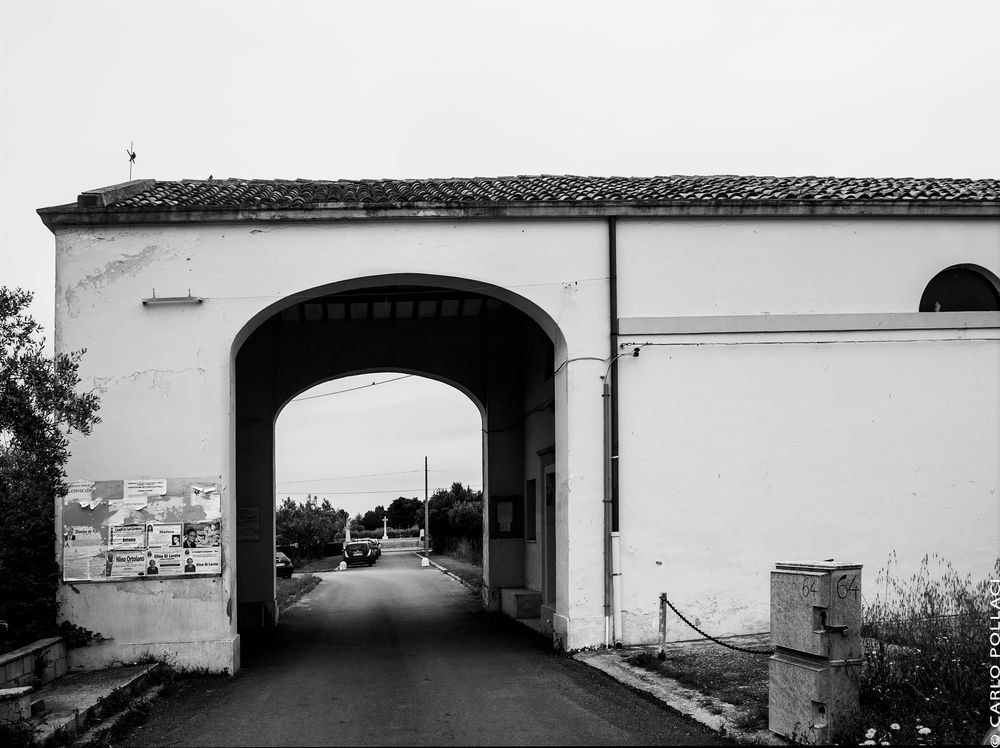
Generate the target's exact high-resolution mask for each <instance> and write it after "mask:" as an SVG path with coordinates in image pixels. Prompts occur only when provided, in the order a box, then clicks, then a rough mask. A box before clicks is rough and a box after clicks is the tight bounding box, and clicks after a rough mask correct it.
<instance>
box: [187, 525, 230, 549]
mask: <svg viewBox="0 0 1000 748" xmlns="http://www.w3.org/2000/svg"><path fill="white" fill-rule="evenodd" d="M221 527H222V523H221V522H218V521H216V522H185V523H184V542H183V543H182V545H183V546H184V547H185V548H215V547H218V546H221V545H222V534H221Z"/></svg>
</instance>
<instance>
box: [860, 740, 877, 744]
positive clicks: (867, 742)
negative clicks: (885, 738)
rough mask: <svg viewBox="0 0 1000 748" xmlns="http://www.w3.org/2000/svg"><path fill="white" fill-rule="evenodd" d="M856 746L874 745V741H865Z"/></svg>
mask: <svg viewBox="0 0 1000 748" xmlns="http://www.w3.org/2000/svg"><path fill="white" fill-rule="evenodd" d="M858 745H875V741H874V740H866V741H865V742H864V743H858Z"/></svg>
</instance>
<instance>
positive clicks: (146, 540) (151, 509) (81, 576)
mask: <svg viewBox="0 0 1000 748" xmlns="http://www.w3.org/2000/svg"><path fill="white" fill-rule="evenodd" d="M67 488H68V489H69V490H68V492H67V494H66V496H65V497H64V499H63V501H62V539H63V542H62V556H63V563H62V576H63V580H64V581H67V582H102V581H110V580H116V581H117V580H121V579H141V578H149V577H155V578H158V579H160V578H163V577H169V576H183V575H184V574H185V573H188V574H191V573H197V574H216V575H217V574H221V573H222V553H221V550H222V549H221V546H222V518H221V507H222V502H223V497H222V494H223V486H222V484H221V482H220V480H219V479H218V477H216V478H204V477H199V478H128V479H124V480H105V481H100V480H99V481H93V480H74V481H71V482H70V483H69V484H68V486H67ZM189 531H190V532H189ZM187 538H190V539H191V540H190V543H193V545H189V544H186V543H187ZM185 548H198V549H199V550H201V549H203V550H204V551H205V553H204V555H203V556H201V557H200V558H201V561H200V562H198V561H196V562H195V563H194V568H195V570H196V571H194V572H192V571H190V570H188V571H185V568H184V567H185V566H187V565H188V564H186V563H185V559H184V556H183V553H182V551H183V550H184V549H185Z"/></svg>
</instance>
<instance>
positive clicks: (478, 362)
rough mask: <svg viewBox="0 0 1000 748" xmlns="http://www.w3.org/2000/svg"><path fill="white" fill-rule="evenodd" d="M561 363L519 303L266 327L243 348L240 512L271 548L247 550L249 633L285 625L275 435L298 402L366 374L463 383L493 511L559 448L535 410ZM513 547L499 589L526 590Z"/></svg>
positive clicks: (500, 571)
mask: <svg viewBox="0 0 1000 748" xmlns="http://www.w3.org/2000/svg"><path fill="white" fill-rule="evenodd" d="M328 298H329V297H328ZM552 356H553V344H552V342H551V340H550V339H549V337H548V335H547V334H546V333H545V332H544V331H543V330H542V328H541V327H540V326H539V325H538V324H537V323H535V322H534V321H533V320H532V319H530V318H529V317H528V316H527V315H526V314H524V313H523V312H521V311H518V310H517V309H515V308H514V307H512V306H510V305H508V304H496V303H494V304H493V305H492V306H491V308H490V309H489V310H488V311H487V310H486V309H485V308H484V312H483V313H482V314H481V315H480V316H471V317H450V318H443V317H432V318H427V319H423V318H418V317H413V318H409V319H365V320H351V321H345V320H338V321H335V320H331V319H326V318H323V319H316V320H310V319H306V318H294V315H289V314H287V312H286V313H284V314H275V315H274V316H272V317H271V318H269V319H268V320H266V321H265V322H263V323H262V324H261V325H260V326H259V327H258V328H257V329H256V330H255V331H254V332H253V333H252V334H251V335H250V336H249V337H248V338H247V339H246V340H245V341H244V343H243V344H242V346H241V347H240V349H239V351H238V353H237V355H236V362H235V365H236V368H235V371H236V383H235V406H236V414H235V431H236V433H235V449H236V466H235V467H236V473H235V475H236V481H235V496H236V506H237V510H238V511H240V510H246V509H250V508H256V513H257V514H258V515H259V517H260V540H259V541H249V542H248V541H244V542H239V543H238V544H237V599H238V603H239V604H238V608H237V615H238V620H239V623H240V627H241V628H247V627H255V626H258V625H263V626H267V625H273V624H274V623H276V621H277V614H276V610H275V602H274V601H275V586H274V585H275V581H274V566H273V563H274V562H273V544H274V425H275V421H276V419H277V416H278V413H279V412H280V410H281V408H282V407H283V406H284V405H285V404H286V403H287V402H288V401H289V400H290V399H291V398H292V397H294V396H295V395H296V394H298V393H300V392H302V391H304V390H306V389H308V388H309V387H311V386H313V385H315V384H318V383H321V382H324V381H328V380H330V379H335V378H338V377H342V376H348V375H351V374H355V373H359V372H366V371H380V370H381V371H402V372H410V373H414V374H420V375H424V376H428V377H430V378H432V379H437V380H440V381H443V382H446V383H449V384H452V385H453V386H455V387H457V388H458V389H459V390H461V391H462V392H464V393H465V394H466V395H467V396H468V397H470V399H471V400H472V401H473V402H474V403H475V404H476V405H477V407H478V408H479V410H480V412H481V413H482V414H483V429H484V440H483V452H484V464H483V477H484V497H485V498H486V499H487V501H488V499H489V496H491V495H493V496H501V495H503V496H517V495H520V494H521V492H522V491H523V486H524V478H525V465H526V464H530V460H529V457H528V452H529V451H531V449H532V445H537V444H539V443H542V444H546V445H552V444H553V442H554V434H555V426H554V418H553V408H552V407H549V408H544V409H541V410H539V409H537V406H538V404H539V403H538V402H535V401H536V400H539V399H540V401H541V402H544V401H545V400H546V399H547V401H548V403H550V404H551V403H552V402H553V382H552V379H551V378H550V375H551V362H552ZM373 448H374V445H373ZM531 453H532V454H533V452H531ZM489 545H490V546H493V544H489ZM509 546H510V544H507V545H504V546H502V547H500V546H497V547H494V548H492V552H491V550H490V548H487V549H485V550H486V558H485V559H484V576H485V578H486V580H485V581H486V583H487V587H488V588H489V587H490V586H491V584H492V586H519V585H521V584H523V581H524V569H523V564H524V562H523V558H521V559H519V558H516V557H514V556H516V553H517V550H516V548H510V547H509ZM499 554H504V555H509V556H511V557H510V558H501V557H500V555H499ZM522 556H523V553H522Z"/></svg>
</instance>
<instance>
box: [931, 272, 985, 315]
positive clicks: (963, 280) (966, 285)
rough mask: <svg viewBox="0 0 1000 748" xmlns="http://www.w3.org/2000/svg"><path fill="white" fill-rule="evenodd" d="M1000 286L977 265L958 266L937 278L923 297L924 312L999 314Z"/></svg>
mask: <svg viewBox="0 0 1000 748" xmlns="http://www.w3.org/2000/svg"><path fill="white" fill-rule="evenodd" d="M998 288H1000V283H998V281H997V278H996V276H994V275H993V273H991V272H989V271H988V270H986V269H984V268H981V267H978V266H976V265H955V266H953V267H950V268H946V269H945V270H942V271H941V272H940V273H938V274H937V275H935V276H934V277H933V278H932V279H931V282H930V283H928V284H927V288H925V289H924V294H923V296H921V297H920V311H921V312H996V311H1000V290H998Z"/></svg>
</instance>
